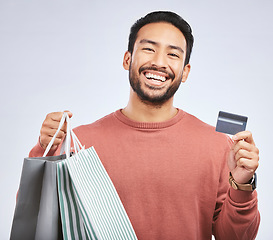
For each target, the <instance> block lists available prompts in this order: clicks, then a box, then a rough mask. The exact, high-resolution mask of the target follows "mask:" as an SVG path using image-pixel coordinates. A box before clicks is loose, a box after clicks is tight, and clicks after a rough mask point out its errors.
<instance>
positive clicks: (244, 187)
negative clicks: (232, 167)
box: [229, 172, 257, 192]
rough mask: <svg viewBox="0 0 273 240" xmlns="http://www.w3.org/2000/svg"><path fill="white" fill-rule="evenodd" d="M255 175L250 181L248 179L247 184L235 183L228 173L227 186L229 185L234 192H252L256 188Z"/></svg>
mask: <svg viewBox="0 0 273 240" xmlns="http://www.w3.org/2000/svg"><path fill="white" fill-rule="evenodd" d="M256 178H257V177H256V173H255V174H254V175H253V177H252V179H250V182H249V183H245V184H242V183H237V182H236V181H235V180H234V178H233V176H232V174H231V172H230V173H229V184H230V185H231V187H232V188H234V189H235V190H241V191H248V192H250V191H254V190H255V188H256Z"/></svg>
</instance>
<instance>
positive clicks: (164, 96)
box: [129, 65, 182, 106]
mask: <svg viewBox="0 0 273 240" xmlns="http://www.w3.org/2000/svg"><path fill="white" fill-rule="evenodd" d="M131 66H132V65H130V67H129V80H130V85H131V87H132V89H133V91H134V92H135V93H136V94H137V95H138V97H139V98H140V100H141V101H142V102H144V103H146V104H149V105H154V106H161V105H162V104H164V103H165V102H167V101H168V100H169V99H170V98H172V97H173V96H174V94H175V93H176V91H177V90H178V88H179V86H180V84H181V82H182V74H181V76H179V78H178V79H177V80H176V82H174V83H173V84H172V85H171V86H169V87H168V88H166V89H165V90H163V89H164V87H156V86H150V85H147V84H145V83H143V84H145V86H142V85H141V82H140V80H139V77H138V76H140V74H141V72H143V71H144V70H155V71H159V72H164V73H167V74H168V75H169V78H170V79H169V80H168V81H174V77H175V76H174V74H173V73H168V72H166V70H162V69H158V68H156V67H141V68H140V69H139V72H138V74H137V72H136V71H135V70H133V69H132V67H131ZM145 87H146V88H148V89H149V91H145V89H144V88H145Z"/></svg>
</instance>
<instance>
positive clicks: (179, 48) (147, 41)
mask: <svg viewBox="0 0 273 240" xmlns="http://www.w3.org/2000/svg"><path fill="white" fill-rule="evenodd" d="M139 43H150V44H152V45H155V46H158V45H159V43H158V42H155V41H152V40H149V39H141V40H140V42H139ZM168 48H170V49H175V50H178V51H180V52H182V53H184V50H183V49H182V48H181V47H178V46H174V45H168Z"/></svg>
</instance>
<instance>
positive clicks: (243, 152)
mask: <svg viewBox="0 0 273 240" xmlns="http://www.w3.org/2000/svg"><path fill="white" fill-rule="evenodd" d="M240 158H245V159H252V160H257V157H256V154H255V153H253V152H249V151H247V150H245V149H240V150H239V151H238V152H237V153H236V154H235V160H236V161H238V160H239V159H240Z"/></svg>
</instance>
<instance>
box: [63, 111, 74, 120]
mask: <svg viewBox="0 0 273 240" xmlns="http://www.w3.org/2000/svg"><path fill="white" fill-rule="evenodd" d="M64 112H66V113H67V114H68V117H69V118H72V116H73V113H72V112H70V111H69V110H65V111H64Z"/></svg>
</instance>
